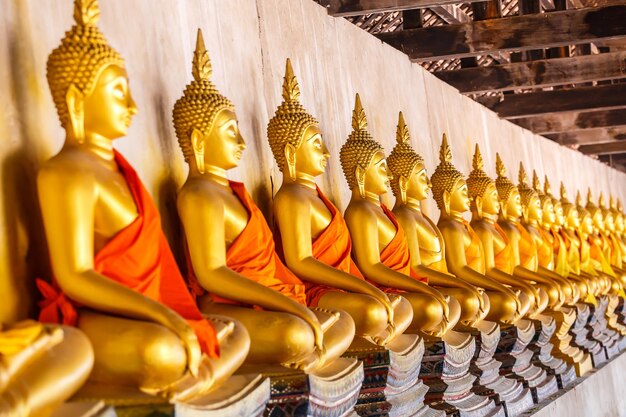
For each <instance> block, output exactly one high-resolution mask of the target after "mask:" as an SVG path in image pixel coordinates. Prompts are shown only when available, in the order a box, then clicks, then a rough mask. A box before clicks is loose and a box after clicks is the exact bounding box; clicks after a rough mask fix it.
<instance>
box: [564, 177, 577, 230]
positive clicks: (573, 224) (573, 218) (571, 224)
mask: <svg viewBox="0 0 626 417" xmlns="http://www.w3.org/2000/svg"><path fill="white" fill-rule="evenodd" d="M561 207H562V208H563V216H564V217H565V223H564V226H565V227H566V228H568V229H570V230H578V229H579V228H580V217H579V216H578V210H576V206H574V204H572V202H571V201H569V200H568V198H567V190H566V189H565V185H564V184H563V182H561Z"/></svg>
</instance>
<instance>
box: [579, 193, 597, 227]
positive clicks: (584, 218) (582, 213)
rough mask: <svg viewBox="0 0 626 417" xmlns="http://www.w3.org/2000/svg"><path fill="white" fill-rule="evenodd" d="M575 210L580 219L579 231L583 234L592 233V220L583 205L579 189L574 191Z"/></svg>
mask: <svg viewBox="0 0 626 417" xmlns="http://www.w3.org/2000/svg"><path fill="white" fill-rule="evenodd" d="M576 211H577V212H578V218H579V219H580V227H579V229H578V230H579V231H580V232H581V233H582V234H584V235H590V234H592V233H593V220H592V219H591V214H590V213H589V211H588V210H587V209H586V208H585V206H584V205H583V198H582V196H581V195H580V191H578V192H577V193H576Z"/></svg>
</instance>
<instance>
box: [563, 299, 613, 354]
mask: <svg viewBox="0 0 626 417" xmlns="http://www.w3.org/2000/svg"><path fill="white" fill-rule="evenodd" d="M594 310H595V309H594V307H593V306H592V305H588V304H584V303H578V304H576V321H575V322H574V325H573V326H572V329H571V330H570V333H571V334H572V335H573V336H574V344H575V345H576V346H578V347H580V348H581V349H584V350H585V351H586V352H588V353H589V355H591V359H592V360H593V363H594V364H595V366H599V365H601V364H603V363H604V362H606V360H607V357H606V352H605V350H604V348H603V347H602V344H601V343H600V342H598V341H597V340H595V339H593V338H591V330H590V327H589V320H590V319H591V314H592V312H593V311H594Z"/></svg>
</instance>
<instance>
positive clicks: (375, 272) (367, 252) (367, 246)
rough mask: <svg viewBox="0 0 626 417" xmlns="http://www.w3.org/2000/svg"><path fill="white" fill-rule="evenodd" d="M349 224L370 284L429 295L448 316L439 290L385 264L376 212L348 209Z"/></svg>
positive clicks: (358, 255) (356, 254) (362, 266)
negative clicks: (381, 258) (440, 305)
mask: <svg viewBox="0 0 626 417" xmlns="http://www.w3.org/2000/svg"><path fill="white" fill-rule="evenodd" d="M346 222H347V223H348V229H350V236H351V237H352V242H354V247H353V251H354V254H355V259H356V262H357V265H358V266H359V268H360V269H361V272H363V274H364V275H365V276H366V277H367V278H368V279H369V280H370V281H374V282H376V283H377V284H379V285H383V286H387V287H392V288H397V289H399V290H403V291H408V292H418V293H425V294H429V295H431V296H433V297H435V298H436V299H437V300H438V301H439V302H440V303H441V304H442V306H443V309H444V314H445V316H446V317H448V315H449V311H448V303H447V301H446V300H445V298H444V297H443V295H442V294H441V293H440V292H439V291H437V290H436V289H434V288H432V287H429V286H428V285H426V284H424V283H422V282H419V281H417V280H415V279H413V278H411V277H409V276H406V275H404V274H401V273H399V272H397V271H394V270H393V269H391V268H388V267H387V266H385V264H383V263H382V261H381V260H380V251H379V249H378V248H379V243H378V220H377V217H376V214H375V213H374V212H373V211H372V210H368V209H361V210H348V211H346Z"/></svg>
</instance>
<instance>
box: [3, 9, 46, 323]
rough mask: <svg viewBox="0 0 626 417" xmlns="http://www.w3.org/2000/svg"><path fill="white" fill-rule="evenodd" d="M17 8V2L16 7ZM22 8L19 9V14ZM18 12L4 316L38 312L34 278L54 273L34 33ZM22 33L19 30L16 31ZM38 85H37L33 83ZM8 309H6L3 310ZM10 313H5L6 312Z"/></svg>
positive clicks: (12, 50) (13, 41) (7, 165)
mask: <svg viewBox="0 0 626 417" xmlns="http://www.w3.org/2000/svg"><path fill="white" fill-rule="evenodd" d="M18 9H19V7H18ZM19 12H20V11H19V10H18V15H19V14H20V13H19ZM23 21H24V16H18V19H17V22H19V23H18V24H17V31H15V30H14V31H12V32H11V33H10V35H9V38H10V39H9V42H8V45H9V56H10V71H9V73H10V85H11V89H12V91H11V95H12V97H13V98H14V102H15V103H16V106H17V108H16V111H17V120H16V122H17V123H16V125H17V131H16V133H17V135H18V142H19V146H18V147H17V148H16V149H15V150H14V151H13V152H12V153H11V154H10V155H7V156H5V157H4V159H3V161H2V167H1V170H2V195H3V203H4V206H3V207H2V215H3V216H4V219H3V224H4V226H5V236H3V239H4V242H3V244H5V245H6V249H7V251H6V253H7V257H8V259H2V260H0V261H1V262H3V263H5V265H6V271H7V277H2V278H4V279H8V280H10V283H9V288H10V289H12V290H13V294H2V296H3V300H4V301H3V303H2V304H3V307H2V309H1V310H0V321H3V320H7V321H13V320H15V319H23V318H25V317H35V316H36V310H35V300H36V299H37V298H38V295H37V294H38V293H37V291H36V290H35V285H34V278H35V277H45V278H49V277H51V275H52V273H51V267H50V262H49V257H48V248H47V244H46V238H45V231H44V227H43V221H42V218H41V211H40V206H39V199H38V197H37V171H38V168H39V165H40V163H41V160H42V157H43V155H44V154H45V152H46V150H47V148H46V145H45V144H44V143H43V137H42V134H41V129H40V128H39V124H40V121H41V120H42V118H41V114H40V103H39V102H38V98H39V97H40V94H32V91H33V86H34V85H36V84H35V82H34V79H35V78H36V76H35V70H34V64H33V57H32V56H31V55H29V53H30V51H31V50H32V49H31V48H30V47H29V44H30V37H29V35H27V34H26V35H25V34H24V33H22V32H27V30H21V29H24V25H23V24H21V23H22V22H23ZM18 32H19V33H18ZM35 88H36V87H35ZM5 309H6V311H5ZM5 313H6V314H5Z"/></svg>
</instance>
